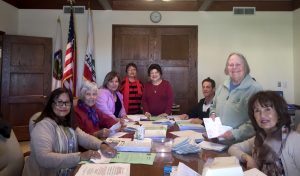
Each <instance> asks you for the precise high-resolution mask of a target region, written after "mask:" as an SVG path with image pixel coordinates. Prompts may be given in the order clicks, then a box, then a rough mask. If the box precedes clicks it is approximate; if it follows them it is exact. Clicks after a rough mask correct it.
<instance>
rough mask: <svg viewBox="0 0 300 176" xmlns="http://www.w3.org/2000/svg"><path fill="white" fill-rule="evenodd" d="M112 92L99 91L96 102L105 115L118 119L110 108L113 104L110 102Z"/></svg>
mask: <svg viewBox="0 0 300 176" xmlns="http://www.w3.org/2000/svg"><path fill="white" fill-rule="evenodd" d="M110 98H111V97H110V92H109V91H108V90H106V89H99V92H98V96H97V100H96V107H97V108H98V109H100V110H101V111H102V112H103V113H105V114H107V115H109V116H110V117H113V118H117V117H116V116H115V115H114V112H112V111H111V109H110V108H109V104H110V103H112V102H111V101H110Z"/></svg>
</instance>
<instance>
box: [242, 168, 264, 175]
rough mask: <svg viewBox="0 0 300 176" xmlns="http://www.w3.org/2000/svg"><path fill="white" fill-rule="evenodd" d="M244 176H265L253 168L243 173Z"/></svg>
mask: <svg viewBox="0 0 300 176" xmlns="http://www.w3.org/2000/svg"><path fill="white" fill-rule="evenodd" d="M244 176H267V175H266V174H264V173H263V172H261V171H260V170H258V169H256V168H253V169H250V170H247V171H245V172H244Z"/></svg>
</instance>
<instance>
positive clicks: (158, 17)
mask: <svg viewBox="0 0 300 176" xmlns="http://www.w3.org/2000/svg"><path fill="white" fill-rule="evenodd" d="M150 20H151V21H152V22H153V23H158V22H160V20H161V14H160V13H159V12H157V11H155V12H152V13H151V14H150Z"/></svg>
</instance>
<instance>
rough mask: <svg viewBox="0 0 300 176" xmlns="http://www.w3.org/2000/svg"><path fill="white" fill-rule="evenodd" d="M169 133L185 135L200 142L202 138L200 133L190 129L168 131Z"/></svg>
mask: <svg viewBox="0 0 300 176" xmlns="http://www.w3.org/2000/svg"><path fill="white" fill-rule="evenodd" d="M170 133H171V134H174V135H176V136H178V137H187V138H190V139H193V140H195V142H196V143H200V142H202V141H203V140H204V138H203V136H202V133H198V132H195V131H192V130H185V131H173V132H170Z"/></svg>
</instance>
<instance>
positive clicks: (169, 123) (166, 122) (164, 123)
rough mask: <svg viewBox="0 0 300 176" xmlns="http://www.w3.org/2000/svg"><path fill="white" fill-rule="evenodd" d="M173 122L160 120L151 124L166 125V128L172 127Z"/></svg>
mask: <svg viewBox="0 0 300 176" xmlns="http://www.w3.org/2000/svg"><path fill="white" fill-rule="evenodd" d="M174 123H175V121H174V120H170V119H166V118H164V119H160V120H155V121H154V122H153V124H161V125H168V126H172V125H174Z"/></svg>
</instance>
